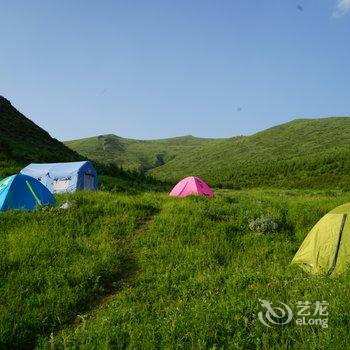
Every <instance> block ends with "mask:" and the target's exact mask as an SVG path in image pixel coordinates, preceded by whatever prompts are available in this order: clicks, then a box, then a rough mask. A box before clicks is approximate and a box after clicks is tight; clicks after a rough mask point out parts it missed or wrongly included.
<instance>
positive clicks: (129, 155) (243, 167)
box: [66, 117, 350, 188]
mask: <svg viewBox="0 0 350 350" xmlns="http://www.w3.org/2000/svg"><path fill="white" fill-rule="evenodd" d="M66 145H67V146H69V147H71V148H72V149H74V150H75V151H77V152H79V153H81V154H83V155H85V156H88V157H90V158H92V159H97V160H99V161H107V162H115V163H117V164H119V165H122V166H123V167H125V168H138V167H142V168H144V169H149V173H150V174H152V175H154V176H156V177H158V178H160V179H163V180H171V181H176V180H178V179H180V178H182V177H184V176H187V175H197V176H201V177H203V178H204V180H206V181H208V182H209V183H211V184H212V185H214V186H222V187H231V188H235V187H258V186H282V187H347V186H348V184H349V183H350V175H349V174H350V150H349V145H350V118H349V117H338V118H322V119H299V120H294V121H292V122H289V123H286V124H283V125H279V126H276V127H273V128H270V129H267V130H264V131H262V132H258V133H256V134H254V135H251V136H239V137H234V138H230V139H203V138H195V137H193V136H184V137H177V138H172V139H171V138H170V139H164V140H149V141H140V140H131V139H124V138H121V137H118V136H114V135H105V136H99V137H94V138H88V139H82V140H75V141H70V142H66Z"/></svg>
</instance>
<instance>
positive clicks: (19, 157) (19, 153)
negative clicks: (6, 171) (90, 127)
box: [0, 96, 82, 167]
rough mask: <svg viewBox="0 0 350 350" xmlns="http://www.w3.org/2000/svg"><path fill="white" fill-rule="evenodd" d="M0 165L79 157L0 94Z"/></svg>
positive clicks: (79, 158) (73, 159)
mask: <svg viewBox="0 0 350 350" xmlns="http://www.w3.org/2000/svg"><path fill="white" fill-rule="evenodd" d="M0 120H1V123H0V165H2V167H5V164H6V167H11V166H15V165H16V164H20V165H24V164H26V163H29V162H57V161H62V162H64V161H75V160H81V158H82V157H81V156H79V155H78V154H77V153H76V152H74V151H72V150H71V149H70V148H68V147H66V146H65V145H64V144H63V143H61V142H59V141H58V140H56V139H54V138H52V137H51V136H50V135H49V134H48V133H47V132H46V131H45V130H43V129H42V128H40V127H39V126H37V125H36V124H35V123H33V122H32V121H31V120H29V119H28V118H26V117H25V116H24V115H23V114H21V113H20V112H19V111H17V110H16V109H15V108H14V107H13V106H12V105H11V103H10V101H8V100H6V99H5V98H4V97H2V96H0Z"/></svg>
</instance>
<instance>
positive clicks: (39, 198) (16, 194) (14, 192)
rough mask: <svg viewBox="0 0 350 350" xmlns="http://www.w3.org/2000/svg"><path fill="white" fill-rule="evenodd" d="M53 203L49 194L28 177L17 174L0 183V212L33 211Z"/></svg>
mask: <svg viewBox="0 0 350 350" xmlns="http://www.w3.org/2000/svg"><path fill="white" fill-rule="evenodd" d="M55 203H56V201H55V198H54V197H53V195H52V194H51V192H50V191H49V190H48V189H47V188H46V187H45V186H44V185H43V184H41V183H40V182H39V181H38V180H35V179H34V178H32V177H30V176H27V175H22V174H17V175H12V176H10V177H7V178H6V179H3V180H2V181H0V211H6V210H10V209H23V210H35V209H37V208H38V207H41V206H44V205H49V204H55Z"/></svg>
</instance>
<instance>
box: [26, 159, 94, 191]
mask: <svg viewBox="0 0 350 350" xmlns="http://www.w3.org/2000/svg"><path fill="white" fill-rule="evenodd" d="M21 174H25V175H29V176H32V177H34V178H35V179H37V180H39V181H40V182H41V183H42V184H43V185H44V186H46V187H47V188H48V189H49V190H50V191H51V192H52V193H63V192H75V191H76V190H91V191H96V190H97V186H98V176H97V172H96V170H95V168H94V166H93V164H92V163H91V162H89V161H86V162H70V163H49V164H35V163H32V164H29V165H28V166H26V167H25V168H24V169H22V170H21Z"/></svg>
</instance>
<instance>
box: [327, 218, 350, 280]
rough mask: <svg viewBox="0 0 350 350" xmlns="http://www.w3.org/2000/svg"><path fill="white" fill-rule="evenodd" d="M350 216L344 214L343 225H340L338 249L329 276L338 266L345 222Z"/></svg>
mask: <svg viewBox="0 0 350 350" xmlns="http://www.w3.org/2000/svg"><path fill="white" fill-rule="evenodd" d="M347 216H348V214H344V215H343V218H342V221H341V225H340V231H339V237H338V243H337V248H336V250H335V254H334V258H333V262H332V266H331V267H330V269H329V270H328V273H327V275H328V276H329V275H330V274H331V273H332V272H333V271H334V269H335V266H336V265H337V260H338V254H339V249H340V244H341V239H342V236H343V231H344V226H345V221H346V218H347Z"/></svg>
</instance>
